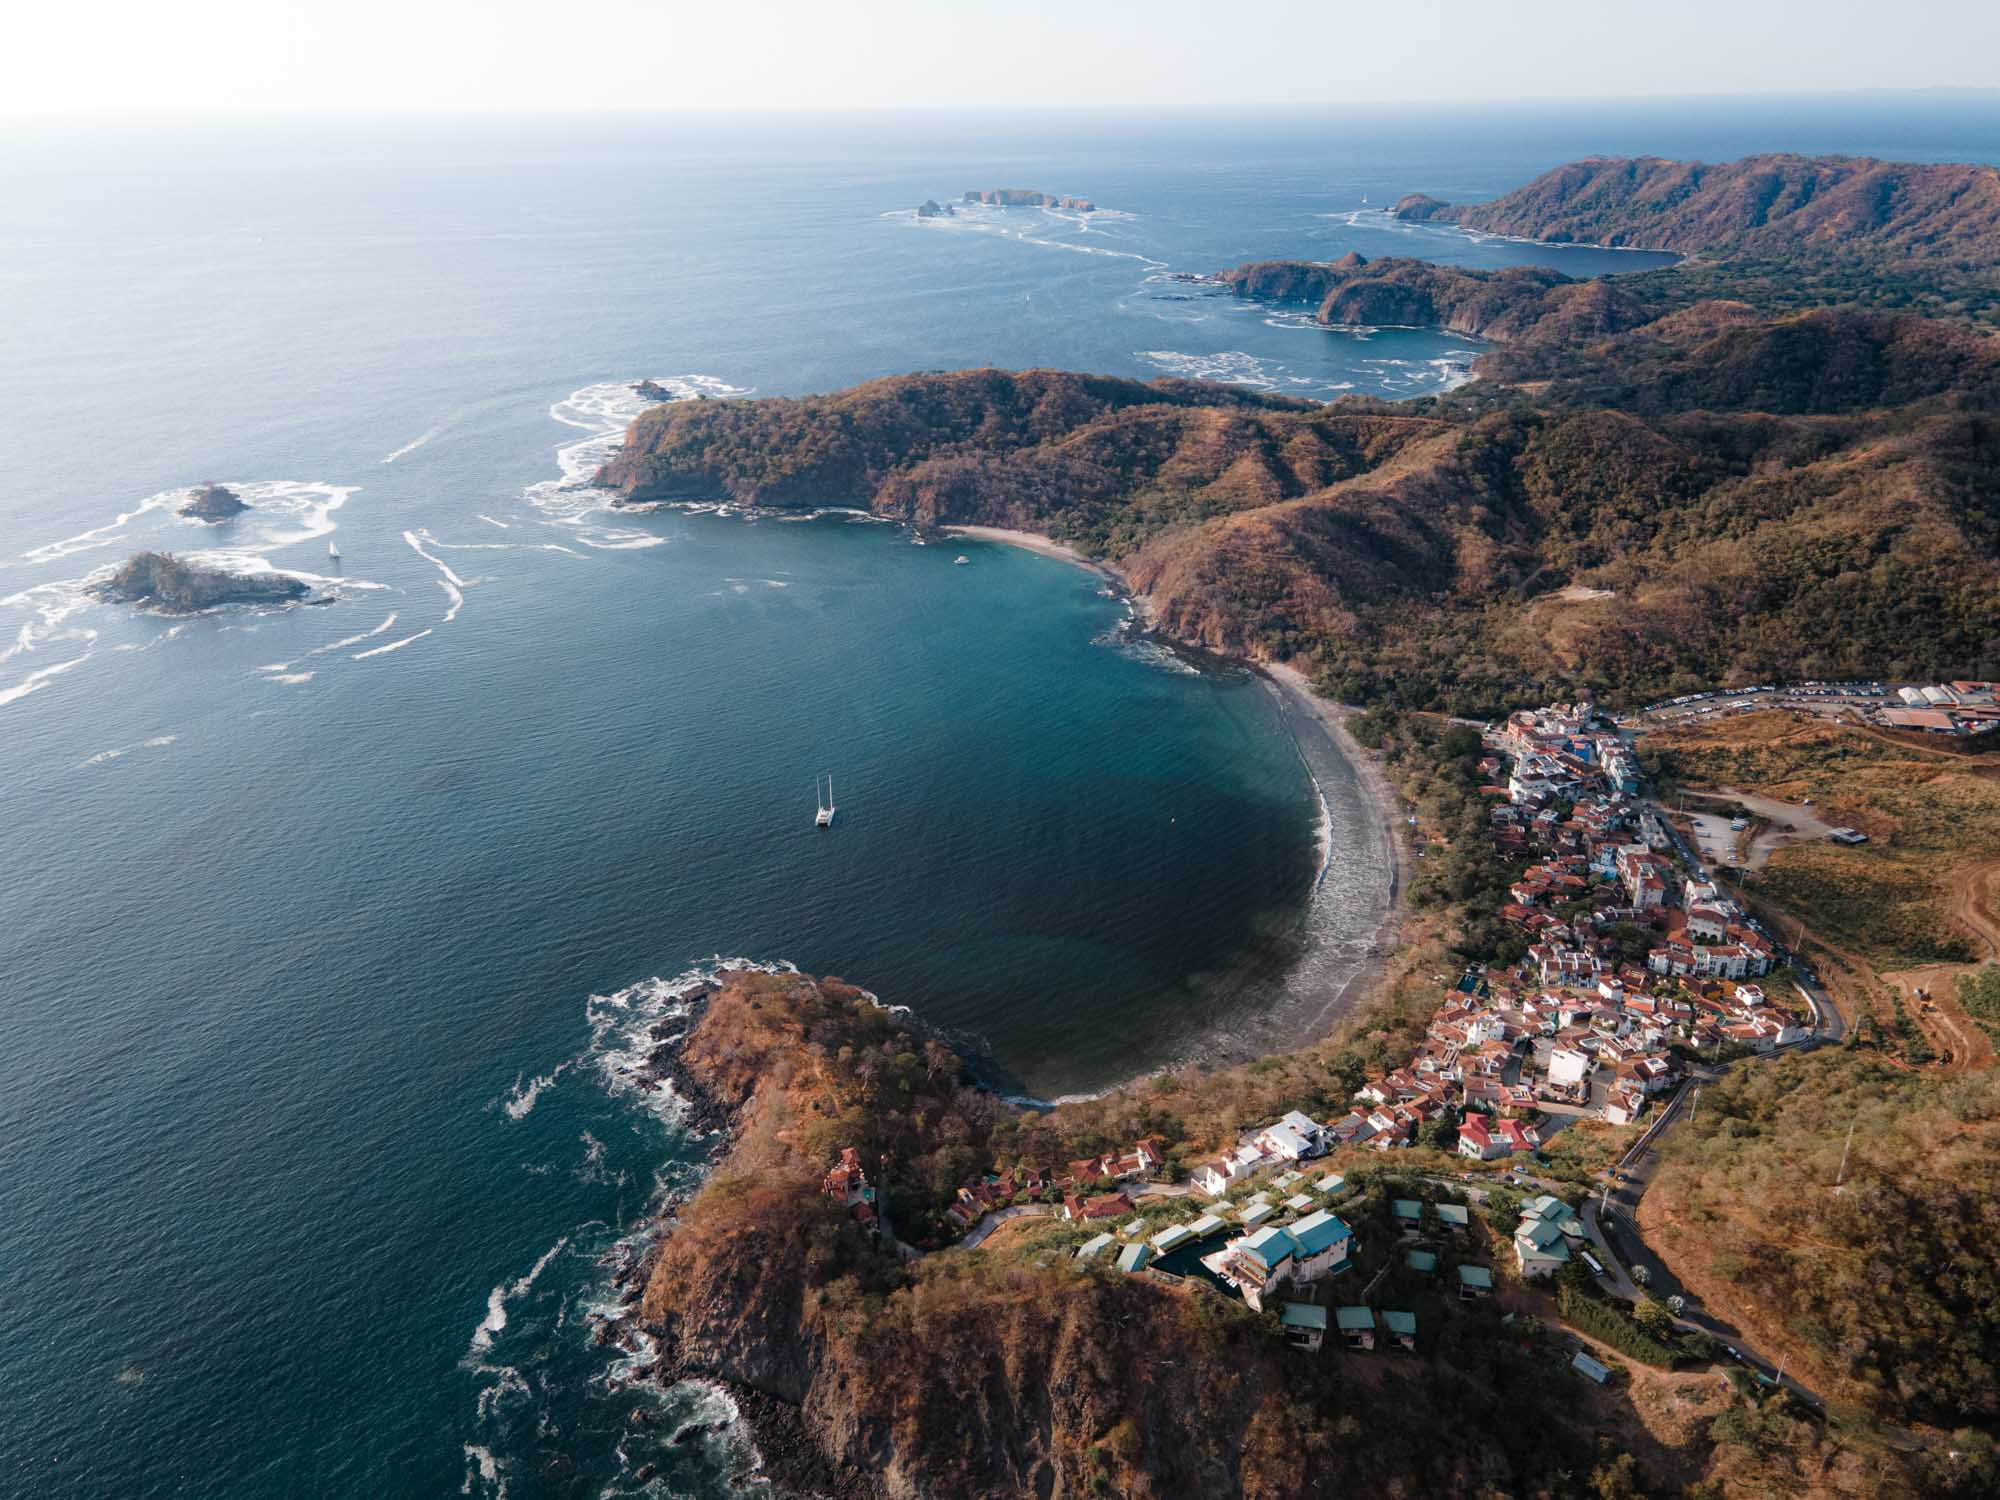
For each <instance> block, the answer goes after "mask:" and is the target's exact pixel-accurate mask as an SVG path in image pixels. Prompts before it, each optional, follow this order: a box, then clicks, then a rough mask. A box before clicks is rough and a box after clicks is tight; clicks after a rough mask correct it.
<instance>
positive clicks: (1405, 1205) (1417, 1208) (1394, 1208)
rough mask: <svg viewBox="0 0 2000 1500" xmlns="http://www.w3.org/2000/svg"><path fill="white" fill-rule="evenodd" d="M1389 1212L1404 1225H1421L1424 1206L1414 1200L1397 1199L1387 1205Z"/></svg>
mask: <svg viewBox="0 0 2000 1500" xmlns="http://www.w3.org/2000/svg"><path fill="white" fill-rule="evenodd" d="M1389 1212H1391V1213H1392V1214H1394V1215H1395V1216H1396V1217H1397V1218H1398V1219H1399V1220H1401V1221H1402V1222H1403V1223H1405V1224H1421V1223H1423V1221H1424V1206H1423V1204H1421V1203H1419V1202H1417V1200H1416V1199H1414V1198H1398V1199H1396V1200H1395V1201H1394V1202H1392V1203H1391V1204H1390V1205H1389Z"/></svg>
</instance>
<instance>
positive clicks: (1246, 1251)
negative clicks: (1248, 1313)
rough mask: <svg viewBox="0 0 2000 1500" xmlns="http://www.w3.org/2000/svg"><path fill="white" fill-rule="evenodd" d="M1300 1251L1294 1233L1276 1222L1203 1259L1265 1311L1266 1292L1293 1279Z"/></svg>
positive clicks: (1252, 1302)
mask: <svg viewBox="0 0 2000 1500" xmlns="http://www.w3.org/2000/svg"><path fill="white" fill-rule="evenodd" d="M1297 1252H1298V1246H1297V1245H1296V1244H1294V1243H1293V1241H1292V1237H1291V1236H1290V1235H1289V1234H1287V1233H1286V1232H1285V1231H1284V1230H1282V1229H1280V1228H1278V1227H1277V1226H1276V1225H1275V1224H1274V1225H1270V1226H1269V1227H1267V1228H1264V1229H1258V1230H1255V1231H1253V1232H1251V1233H1250V1234H1246V1235H1243V1236H1241V1237H1239V1238H1237V1239H1233V1240H1231V1241H1230V1242H1229V1243H1228V1244H1226V1245H1224V1246H1223V1247H1222V1248H1221V1249H1220V1250H1218V1251H1216V1252H1215V1253H1214V1254H1213V1255H1205V1256H1203V1257H1202V1262H1201V1263H1202V1264H1203V1265H1205V1266H1207V1267H1208V1268H1209V1269H1210V1270H1211V1271H1213V1272H1215V1274H1216V1275H1218V1276H1220V1277H1221V1278H1222V1279H1223V1280H1224V1281H1226V1282H1228V1283H1229V1284H1230V1285H1231V1286H1233V1287H1235V1288H1236V1290H1237V1291H1239V1292H1241V1293H1242V1294H1243V1300H1244V1301H1245V1302H1247V1303H1248V1304H1249V1305H1250V1306H1251V1307H1254V1308H1256V1309H1258V1310H1259V1311H1262V1310H1263V1306H1264V1297H1265V1295H1266V1294H1267V1293H1269V1292H1271V1291H1273V1290H1275V1289H1276V1288H1277V1286H1278V1285H1279V1284H1280V1283H1281V1282H1284V1281H1286V1280H1288V1279H1290V1277H1291V1275H1292V1257H1293V1256H1294V1255H1295V1254H1297Z"/></svg>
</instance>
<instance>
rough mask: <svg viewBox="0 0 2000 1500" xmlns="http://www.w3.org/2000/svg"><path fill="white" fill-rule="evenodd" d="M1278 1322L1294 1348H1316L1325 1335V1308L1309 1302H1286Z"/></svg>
mask: <svg viewBox="0 0 2000 1500" xmlns="http://www.w3.org/2000/svg"><path fill="white" fill-rule="evenodd" d="M1278 1323H1279V1325H1280V1326H1281V1327H1283V1329H1284V1330H1285V1338H1286V1339H1287V1340H1288V1341H1289V1342H1290V1343H1291V1346H1292V1347H1293V1348H1294V1349H1305V1350H1313V1349H1317V1348H1319V1346H1320V1341H1321V1340H1323V1339H1324V1338H1325V1337H1326V1309H1325V1308H1323V1307H1318V1306H1315V1305H1314V1304H1313V1303H1310V1302H1287V1303H1286V1304H1285V1305H1284V1308H1283V1309H1282V1310H1281V1311H1280V1312H1279V1314H1278Z"/></svg>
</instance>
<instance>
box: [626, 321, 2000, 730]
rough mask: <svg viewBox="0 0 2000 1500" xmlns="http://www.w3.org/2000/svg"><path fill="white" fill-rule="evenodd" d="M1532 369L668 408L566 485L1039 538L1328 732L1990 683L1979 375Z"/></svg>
mask: <svg viewBox="0 0 2000 1500" xmlns="http://www.w3.org/2000/svg"><path fill="white" fill-rule="evenodd" d="M1551 347H1562V348H1565V349H1570V350H1571V351H1572V353H1571V354H1569V355H1566V356H1565V358H1568V359H1572V360H1573V362H1574V373H1572V374H1570V375H1568V376H1565V377H1562V378H1552V377H1551V376H1550V374H1549V370H1548V368H1547V367H1546V366H1545V365H1543V364H1537V363H1534V361H1535V360H1536V359H1539V358H1541V356H1540V355H1539V354H1538V353H1537V351H1539V350H1541V349H1542V348H1543V346H1542V345H1541V344H1539V343H1537V342H1535V341H1533V340H1530V341H1528V342H1527V343H1525V344H1523V345H1520V346H1518V348H1517V347H1516V346H1509V348H1508V349H1507V350H1505V351H1503V355H1502V361H1503V362H1502V363H1500V364H1499V365H1498V366H1497V368H1498V369H1499V371H1500V380H1501V383H1500V384H1499V385H1497V386H1495V387H1491V388H1486V383H1485V382H1481V383H1480V384H1478V385H1475V386H1474V387H1472V388H1471V389H1470V390H1469V391H1468V392H1466V393H1465V394H1464V396H1462V397H1460V398H1454V399H1448V400H1432V401H1427V402H1415V403H1410V404H1408V405H1402V406H1392V405H1390V404H1388V403H1384V402H1379V401H1368V400H1347V401H1342V402H1337V403H1335V404H1334V405H1332V406H1330V407H1311V406H1307V405H1305V404H1304V403H1299V402H1293V401H1284V400H1274V399H1270V398H1262V397H1256V396H1252V395H1248V394H1245V393H1243V392H1240V391H1233V390H1227V389H1224V388H1219V387H1213V386H1196V385H1191V384H1188V383H1185V382H1161V383H1156V384H1152V385H1146V384H1141V383H1138V382H1133V381H1119V380H1111V379H1106V378H1099V377H1085V376H1071V375H1062V374H1059V373H1055V372H1048V371H1031V372H1027V373H1024V374H1006V373H1003V372H997V371H972V372H966V373H961V374H950V375H924V376H905V377H899V378H895V379H890V380H882V381H875V382H872V383H870V384H868V385H864V386H859V387H856V388H855V389H853V390H850V391H846V392H842V393H839V394H836V395H832V396H824V397H809V398H805V399H803V400H773V401H749V402H707V403H677V404H674V405H669V406H663V407H657V408H654V409H653V410H652V411H649V412H647V413H646V414H645V415H643V416H642V417H641V418H640V419H639V420H638V421H637V422H636V423H635V424H634V425H633V429H632V432H631V435H630V438H629V440H628V443H627V445H626V448H625V451H624V452H623V453H621V454H620V455H619V456H618V457H617V458H615V459H614V460H613V461H612V463H610V464H609V465H607V466H606V468H605V470H604V472H603V474H602V476H601V478H602V480H603V482H605V483H608V484H612V485H615V486H617V487H619V488H621V489H623V490H624V491H625V492H626V493H627V494H629V495H630V496H631V497H632V498H634V499H637V500H644V499H670V498H697V497H706V498H715V497H717V496H727V497H730V498H733V499H736V500H738V501H740V502H743V503H751V504H772V505H783V504H852V505H861V506H867V507H870V508H872V509H875V510H877V511H879V512H882V513H884V514H889V515H895V516H898V517H901V518H904V519H907V520H911V521H915V522H919V523H923V524H931V523H949V522H966V523H977V524H986V525H999V526H1010V527H1016V528H1021V529H1027V530H1034V531H1040V532H1044V533H1046V534H1048V535H1051V536H1054V537H1058V538H1060V539H1062V540H1065V541H1068V542H1071V543H1073V544H1075V545H1077V546H1079V547H1080V548H1082V549H1084V550H1086V551H1088V552H1091V553H1094V554H1097V555H1100V556H1104V557H1106V558H1109V559H1110V560H1112V561H1114V562H1116V563H1117V564H1118V565H1119V566H1120V567H1121V568H1123V569H1124V570H1125V572H1126V574H1127V576H1128V577H1129V579H1130V580H1131V582H1132V584H1133V585H1134V586H1135V587H1136V588H1137V589H1138V590H1139V591H1140V592H1142V593H1144V594H1146V595H1147V596H1149V598H1150V599H1151V601H1152V603H1153V605H1154V608H1155V611H1156V614H1157V617H1158V619H1159V620H1160V622H1161V624H1162V625H1163V627H1164V628H1166V629H1167V630H1168V631H1170V632H1172V633H1173V634H1175V635H1178V636H1181V637H1183V638H1185V639H1187V640H1190V641H1194V642H1197V643H1199V644H1201V645H1203V646H1207V647H1210V648H1213V649H1216V650H1221V651H1232V652H1241V653H1244V654H1248V655H1252V656H1261V657H1269V658H1277V659H1287V658H1296V659H1300V660H1301V662H1302V664H1306V665H1310V666H1312V667H1314V668H1315V669H1316V670H1317V672H1318V674H1319V676H1320V677H1321V679H1322V680H1323V681H1324V682H1326V683H1327V684H1328V686H1330V687H1331V689H1332V690H1333V691H1334V692H1335V693H1336V694H1337V695H1338V696H1340V697H1342V698H1343V699H1346V700H1347V701H1362V702H1369V701H1378V700H1383V699H1392V700H1394V701H1396V702H1399V703H1401V704H1403V705H1405V706H1417V707H1425V706H1434V707H1445V708H1450V709H1453V710H1456V711H1461V712H1469V713H1490V712H1492V711H1494V710H1496V709H1499V708H1501V707H1503V706H1506V705H1509V704H1512V703H1515V702H1519V701H1523V700H1524V699H1537V698H1547V697H1550V696H1561V695H1564V694H1568V693H1571V692H1574V691H1575V690H1576V689H1578V688H1589V689H1592V690H1594V691H1596V692H1598V693H1599V694H1600V695H1603V696H1605V697H1608V698H1611V699H1618V698H1630V697H1636V696H1642V695H1651V694H1654V693H1659V692H1665V691H1669V690H1680V689H1682V688H1684V687H1687V686H1692V685H1695V684H1698V683H1708V682H1712V681H1716V680H1724V681H1744V680H1757V679H1761V678H1764V677H1768V676H1772V675H1788V674H1791V675H1805V676H1831V675H1838V674H1844V673H1866V674H1868V675H1875V674H1878V673H1893V674H1897V675H1912V676H1921V675H1972V676H1981V675H1989V676H1990V675H2000V589H1996V588H1995V586H1994V582H1995V560H1996V555H2000V520H1996V511H1995V503H1996V500H1995V488H1994V484H1995V478H1994V476H1995V475H1996V473H2000V464H1996V459H2000V427H1996V425H1995V420H1994V419H1995V416H1996V414H2000V373H1996V372H2000V348H1996V346H1995V344H1994V343H1993V341H1991V340H1989V339H1987V338H1985V337H1983V336H1981V335H1976V334H1972V333H1969V332H1967V331H1965V330H1963V329H1960V328H1956V327H1951V326H1948V325H1944V324H1940V323H1935V322H1929V321H1926V320H1922V319H1917V318H1911V317H1907V316H1894V315H1883V314H1875V313H1860V312H1819V313H1811V314H1803V315H1798V316H1794V317H1789V318H1782V319H1777V320H1767V319H1763V318H1761V317H1759V316H1757V315H1756V314H1755V313H1754V312H1749V311H1747V310H1745V309H1740V308H1730V307H1726V306H1716V305H1708V304H1704V305H1702V306H1701V307H1698V308H1694V309H1684V310H1682V311H1681V312H1678V313H1675V314H1669V315H1668V316H1666V317H1663V318H1657V319H1654V320H1652V321H1650V322H1647V323H1644V324H1641V325H1639V326H1637V327H1635V328H1631V329H1628V330H1626V331H1625V332H1623V333H1620V334H1617V335H1614V336H1611V337H1608V338H1604V339H1598V340H1595V341H1592V342H1587V343H1585V344H1583V345H1581V346H1572V345H1566V344H1565V345H1558V346H1551ZM1517 357H1518V358H1519V359H1521V360H1522V363H1521V364H1520V365H1518V366H1509V365H1507V364H1506V363H1505V362H1504V361H1505V360H1506V359H1510V358H1517ZM1515 379H1518V380H1519V381H1520V382H1521V383H1515V384H1510V383H1508V382H1509V381H1510V380H1515ZM1530 379H1532V380H1534V381H1535V382H1537V383H1536V384H1533V385H1529V384H1527V383H1526V382H1528V381H1529V380H1530ZM1620 405H1623V406H1627V407H1630V408H1632V409H1629V410H1628V409H1612V408H1613V407H1616V406H1620Z"/></svg>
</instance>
